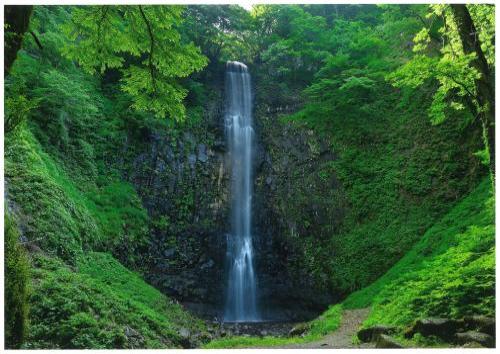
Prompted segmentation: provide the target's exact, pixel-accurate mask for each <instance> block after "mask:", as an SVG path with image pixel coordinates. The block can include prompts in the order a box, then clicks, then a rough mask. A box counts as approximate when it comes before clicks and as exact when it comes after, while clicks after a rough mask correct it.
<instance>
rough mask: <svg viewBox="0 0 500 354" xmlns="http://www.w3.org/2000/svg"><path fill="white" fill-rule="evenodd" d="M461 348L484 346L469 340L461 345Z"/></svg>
mask: <svg viewBox="0 0 500 354" xmlns="http://www.w3.org/2000/svg"><path fill="white" fill-rule="evenodd" d="M462 348H486V347H483V346H482V345H481V344H479V343H478V342H469V343H465V344H464V345H462Z"/></svg>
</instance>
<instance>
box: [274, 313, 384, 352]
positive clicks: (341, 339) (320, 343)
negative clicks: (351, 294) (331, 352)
mask: <svg viewBox="0 0 500 354" xmlns="http://www.w3.org/2000/svg"><path fill="white" fill-rule="evenodd" d="M369 312H370V309H369V308H365V309H356V310H345V311H344V313H343V315H342V322H341V323H340V327H339V328H338V329H337V330H336V331H335V332H333V333H331V334H329V335H327V336H325V337H323V338H321V339H320V340H317V341H314V342H309V343H299V344H290V345H287V346H284V347H283V348H297V349H312V348H316V349H318V348H324V349H334V348H335V349H340V348H374V347H375V345H374V344H373V343H358V341H354V337H355V336H356V333H357V332H358V329H359V327H360V326H361V323H362V322H363V321H364V320H365V318H366V317H367V316H368V313H369ZM355 343H356V344H355Z"/></svg>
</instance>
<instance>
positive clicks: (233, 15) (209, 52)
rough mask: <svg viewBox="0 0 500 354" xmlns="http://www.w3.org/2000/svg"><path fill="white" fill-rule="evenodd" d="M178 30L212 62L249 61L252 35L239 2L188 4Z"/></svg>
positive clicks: (248, 22)
mask: <svg viewBox="0 0 500 354" xmlns="http://www.w3.org/2000/svg"><path fill="white" fill-rule="evenodd" d="M184 15H185V20H184V22H183V23H182V26H181V32H182V33H183V35H184V36H185V37H186V38H188V39H189V41H192V42H194V43H195V44H196V45H197V46H199V47H200V48H201V51H202V53H203V54H204V55H206V56H207V57H208V59H209V61H210V64H211V65H216V64H218V63H225V62H226V61H228V60H238V61H244V62H246V63H251V62H252V61H253V57H254V55H255V53H254V51H255V44H254V42H255V39H256V38H255V36H254V35H253V32H252V30H253V21H252V18H251V17H250V14H249V13H248V12H247V11H246V10H245V9H243V8H242V7H241V6H238V5H208V6H207V5H194V6H188V7H187V9H186V11H185V13H184Z"/></svg>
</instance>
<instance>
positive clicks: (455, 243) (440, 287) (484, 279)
mask: <svg viewBox="0 0 500 354" xmlns="http://www.w3.org/2000/svg"><path fill="white" fill-rule="evenodd" d="M490 188H491V184H490V183H489V181H488V180H485V181H483V182H482V183H481V184H480V185H479V187H478V188H477V189H476V190H475V191H473V192H472V193H471V194H470V195H469V196H468V197H467V198H465V199H464V200H463V201H462V202H460V203H459V204H457V206H456V207H454V208H453V209H452V210H451V211H450V212H449V213H448V214H447V215H446V216H445V217H444V218H442V219H441V220H440V221H438V222H437V223H436V224H434V225H433V226H432V227H430V228H429V229H428V230H427V232H426V233H425V234H424V236H423V237H422V239H421V240H420V241H419V242H418V243H417V244H416V245H415V246H414V247H413V248H412V249H411V251H409V252H408V253H407V254H406V255H405V256H404V257H403V258H402V259H401V260H400V261H399V262H398V263H397V264H396V265H395V266H394V267H393V268H391V269H390V270H389V271H388V272H387V273H386V274H385V275H384V276H382V277H381V278H380V279H378V280H377V281H376V282H374V283H373V284H372V285H370V286H369V287H367V288H365V289H362V290H360V291H358V292H356V293H354V294H352V295H351V296H349V297H348V298H347V299H346V300H345V301H344V303H343V305H344V307H347V308H361V307H366V306H372V311H371V313H370V316H369V318H368V320H367V321H366V322H365V325H366V326H369V325H372V324H375V323H379V324H388V325H397V326H400V329H403V328H404V327H405V326H408V325H410V324H412V323H413V322H414V321H415V320H417V319H419V318H425V317H451V318H462V317H463V316H466V315H473V314H476V315H477V314H483V315H487V316H494V314H495V292H494V289H495V227H494V222H493V221H494V199H493V196H492V194H491V189H490Z"/></svg>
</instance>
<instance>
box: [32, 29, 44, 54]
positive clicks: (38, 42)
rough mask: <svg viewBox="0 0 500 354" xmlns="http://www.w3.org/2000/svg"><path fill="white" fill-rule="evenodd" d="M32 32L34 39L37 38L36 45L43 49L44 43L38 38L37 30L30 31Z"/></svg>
mask: <svg viewBox="0 0 500 354" xmlns="http://www.w3.org/2000/svg"><path fill="white" fill-rule="evenodd" d="M30 34H31V37H33V39H34V40H35V43H36V45H37V46H38V48H40V50H43V46H42V43H40V40H39V39H38V37H37V36H36V34H35V32H33V31H30Z"/></svg>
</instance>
